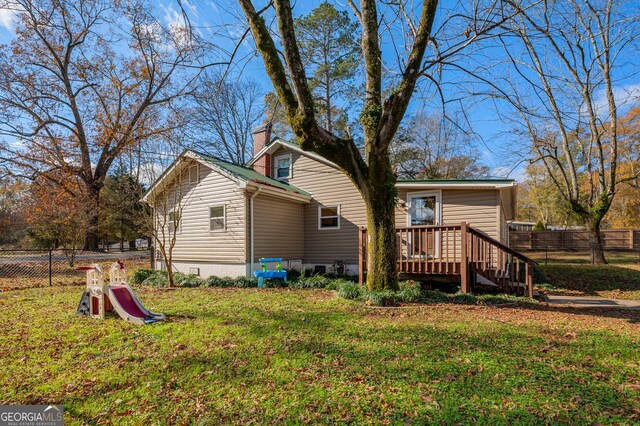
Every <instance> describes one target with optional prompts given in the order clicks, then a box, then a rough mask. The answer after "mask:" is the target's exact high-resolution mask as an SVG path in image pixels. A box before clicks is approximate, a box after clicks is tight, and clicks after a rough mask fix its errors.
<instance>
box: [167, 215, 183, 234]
mask: <svg viewBox="0 0 640 426" xmlns="http://www.w3.org/2000/svg"><path fill="white" fill-rule="evenodd" d="M176 222H177V223H176ZM181 225H182V224H181V223H180V217H179V215H178V213H176V212H175V211H173V210H171V211H170V212H169V215H168V217H167V226H168V227H169V235H171V234H172V233H173V231H174V230H175V231H176V232H177V233H178V234H179V233H180V228H181Z"/></svg>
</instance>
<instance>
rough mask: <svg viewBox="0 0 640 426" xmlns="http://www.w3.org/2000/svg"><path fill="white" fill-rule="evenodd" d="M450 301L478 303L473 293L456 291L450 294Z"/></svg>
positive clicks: (467, 303)
mask: <svg viewBox="0 0 640 426" xmlns="http://www.w3.org/2000/svg"><path fill="white" fill-rule="evenodd" d="M451 301H452V302H453V303H460V304H461V305H475V304H476V303H478V298H477V297H476V296H474V295H473V294H469V293H462V292H458V293H456V294H454V295H453V296H451Z"/></svg>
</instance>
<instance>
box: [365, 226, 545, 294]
mask: <svg viewBox="0 0 640 426" xmlns="http://www.w3.org/2000/svg"><path fill="white" fill-rule="evenodd" d="M359 234H360V244H359V247H360V250H359V265H358V266H359V269H360V283H361V284H362V283H364V275H365V271H366V270H367V257H368V256H367V253H368V249H369V247H368V245H369V244H368V243H369V238H368V233H367V229H366V228H360V233H359ZM396 246H397V248H396V250H397V251H396V257H397V268H398V272H399V273H402V274H414V275H431V274H435V275H460V277H461V290H462V291H463V292H470V291H472V290H473V289H475V288H476V287H477V286H478V285H480V284H483V282H482V278H480V277H484V278H485V279H486V280H488V281H490V282H491V283H493V284H494V285H497V286H499V287H501V288H502V289H503V290H505V291H508V292H510V293H515V294H521V295H527V296H529V297H531V296H532V295H533V278H532V277H533V275H532V274H533V269H532V265H533V263H534V262H533V261H532V260H531V259H529V258H527V257H526V256H524V255H522V254H520V253H518V252H516V251H515V250H512V249H510V248H509V247H508V246H506V245H505V244H503V243H501V242H499V241H497V240H495V239H493V238H491V237H489V236H488V235H485V234H484V233H482V232H480V231H478V230H476V229H474V228H471V227H470V226H468V225H467V224H466V223H464V222H463V223H461V224H460V225H435V226H414V227H399V228H396Z"/></svg>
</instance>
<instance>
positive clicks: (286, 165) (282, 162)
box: [273, 154, 291, 180]
mask: <svg viewBox="0 0 640 426" xmlns="http://www.w3.org/2000/svg"><path fill="white" fill-rule="evenodd" d="M273 165H274V169H275V170H274V174H275V178H276V179H277V180H285V179H289V178H290V177H291V154H285V155H280V156H278V157H275V158H274V159H273Z"/></svg>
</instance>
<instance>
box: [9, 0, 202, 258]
mask: <svg viewBox="0 0 640 426" xmlns="http://www.w3.org/2000/svg"><path fill="white" fill-rule="evenodd" d="M0 7H4V8H9V9H13V10H14V11H15V12H16V14H17V16H18V22H17V27H16V37H15V39H14V40H13V41H12V42H11V43H9V44H7V45H2V46H0V63H1V64H2V65H1V66H0V137H5V139H4V142H3V143H2V140H0V143H2V154H1V155H0V162H5V163H10V166H8V168H9V169H10V170H12V171H13V173H14V174H17V175H22V176H25V177H27V178H29V179H34V178H36V177H37V176H39V175H41V174H42V175H43V176H45V177H47V178H50V179H53V178H52V176H56V175H57V174H56V173H49V172H50V171H61V172H62V174H63V175H73V176H77V177H78V178H79V179H80V181H81V182H82V183H83V186H84V192H85V193H86V196H87V200H88V201H87V202H88V203H89V206H90V207H91V208H90V221H89V228H88V231H87V235H86V241H85V247H87V248H89V249H95V248H97V247H98V237H97V229H98V220H99V216H98V211H99V202H100V191H101V190H102V188H103V185H104V180H105V178H106V176H107V173H108V171H109V169H110V168H111V165H112V163H113V161H114V160H115V159H116V158H117V157H118V156H119V155H120V154H121V153H122V152H123V151H124V150H125V149H127V148H128V147H130V146H132V145H135V144H136V143H138V142H139V141H141V140H143V139H146V138H152V137H156V136H157V135H159V134H161V133H163V132H165V131H166V130H167V128H171V127H173V126H175V125H176V122H175V121H172V120H170V116H171V111H172V108H173V106H174V104H175V103H176V102H177V101H179V100H180V99H181V97H182V96H183V95H185V94H186V93H187V92H188V90H189V88H190V83H191V82H192V81H193V79H194V78H195V76H196V75H197V73H198V70H199V67H197V61H198V59H199V57H200V51H199V49H198V47H197V44H196V43H194V42H193V35H192V34H191V33H190V32H189V30H188V27H187V26H186V25H185V26H180V25H178V26H176V25H173V26H165V25H162V23H161V22H160V21H158V20H157V19H155V18H154V16H153V15H152V13H151V12H150V11H149V9H148V4H144V3H142V2H137V1H136V0H132V1H122V2H111V1H107V0H73V1H71V0H60V1H55V2H48V1H39V0H0ZM178 77H180V78H178ZM55 183H57V184H59V185H60V186H61V187H62V188H65V185H64V182H55ZM66 189H67V190H68V187H67V188H66Z"/></svg>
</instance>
